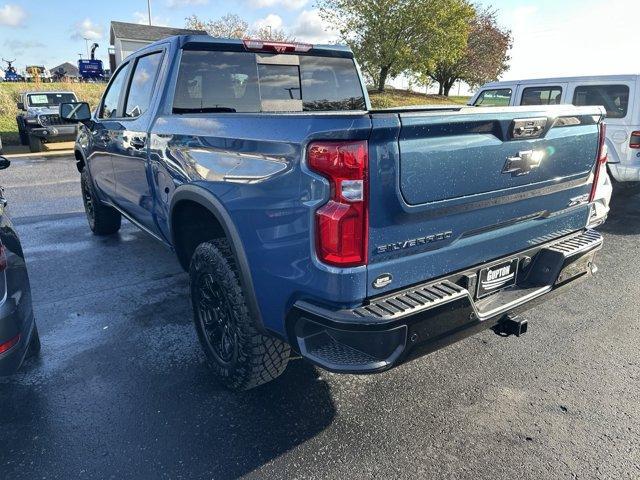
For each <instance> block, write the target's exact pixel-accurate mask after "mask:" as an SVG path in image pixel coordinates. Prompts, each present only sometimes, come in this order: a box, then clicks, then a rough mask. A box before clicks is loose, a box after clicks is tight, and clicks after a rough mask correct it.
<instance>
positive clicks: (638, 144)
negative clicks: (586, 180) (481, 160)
mask: <svg viewBox="0 0 640 480" xmlns="http://www.w3.org/2000/svg"><path fill="white" fill-rule="evenodd" d="M561 103H569V104H570V103H572V104H574V105H603V106H604V107H605V108H606V110H607V120H606V123H607V146H608V149H609V172H610V174H611V176H612V177H613V179H614V180H616V181H617V182H638V183H637V184H636V185H634V187H637V186H638V185H640V75H607V76H597V77H565V78H541V79H537V80H521V81H511V82H509V81H505V82H492V83H487V84H485V85H483V86H482V87H481V88H480V90H478V92H477V93H476V94H475V95H474V96H473V98H472V99H471V100H470V102H469V105H477V106H484V107H486V106H507V105H510V106H514V105H552V104H561ZM625 186H628V187H630V186H632V185H631V183H626V184H625Z"/></svg>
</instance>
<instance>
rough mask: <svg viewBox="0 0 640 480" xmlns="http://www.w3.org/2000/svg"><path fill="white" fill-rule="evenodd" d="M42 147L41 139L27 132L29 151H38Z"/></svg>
mask: <svg viewBox="0 0 640 480" xmlns="http://www.w3.org/2000/svg"><path fill="white" fill-rule="evenodd" d="M43 149H44V147H43V143H42V139H41V138H40V137H36V136H35V135H32V134H29V150H30V151H31V153H38V152H41V151H42V150H43Z"/></svg>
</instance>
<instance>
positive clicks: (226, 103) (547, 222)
mask: <svg viewBox="0 0 640 480" xmlns="http://www.w3.org/2000/svg"><path fill="white" fill-rule="evenodd" d="M60 111H61V115H62V117H63V118H64V119H65V120H68V121H79V122H82V125H81V126H80V128H79V134H78V139H77V141H76V146H75V155H76V159H77V165H78V170H79V171H80V172H81V185H82V198H83V200H84V205H85V211H86V215H87V219H88V223H89V226H90V228H91V230H93V232H94V233H95V234H96V235H108V234H114V233H116V232H117V231H118V229H119V228H120V223H121V219H122V217H124V218H126V219H129V220H130V221H131V222H132V223H134V224H135V225H137V226H138V227H140V228H141V229H142V230H144V231H146V232H147V233H148V234H149V235H151V236H152V237H153V238H155V239H156V240H158V241H160V242H162V243H164V244H165V245H167V246H168V247H169V248H171V249H173V250H174V251H175V252H176V254H177V257H178V260H179V261H180V263H181V265H182V266H183V268H184V269H185V270H187V271H188V272H189V275H190V279H191V301H192V305H193V311H194V321H195V327H196V330H197V332H198V336H199V339H200V342H201V344H202V346H203V348H204V351H205V353H206V355H207V358H208V359H209V362H210V364H211V366H212V368H213V370H214V372H215V373H216V375H217V376H218V378H219V379H220V380H221V381H222V382H223V383H224V384H226V385H227V386H228V387H230V388H234V389H247V388H251V387H255V386H257V385H260V384H262V383H265V382H267V381H270V380H273V379H274V378H276V377H277V376H278V375H280V374H281V373H282V372H283V371H284V369H285V367H286V365H287V361H288V359H289V356H290V353H291V351H292V350H293V351H295V352H296V353H297V354H298V355H301V356H302V357H303V358H305V359H307V360H308V361H310V362H313V363H314V364H316V365H318V366H320V367H322V368H325V369H328V370H331V371H334V372H342V373H374V372H380V371H384V370H387V369H390V368H393V367H396V366H398V365H401V364H402V363H403V362H406V361H408V360H411V359H414V358H416V357H419V356H421V355H424V354H426V353H429V352H432V351H434V350H436V349H438V348H441V347H443V346H445V345H448V344H450V343H452V342H455V341H457V340H460V339H462V338H464V337H466V336H469V335H471V334H473V333H476V332H478V331H480V330H483V329H487V328H491V327H493V328H495V329H496V330H497V331H498V332H499V333H501V334H508V333H513V334H516V335H521V334H523V333H524V332H525V331H526V329H527V323H526V320H524V319H522V318H521V317H519V316H518V314H519V313H521V312H522V311H524V310H526V309H528V308H531V307H532V306H533V305H534V304H536V303H538V302H539V301H541V300H543V299H545V298H548V297H549V296H550V295H551V294H558V293H560V292H562V291H563V290H566V289H572V288H574V287H575V284H576V282H577V281H579V280H583V279H587V278H589V277H590V276H591V275H592V274H593V273H595V271H596V267H595V264H594V259H595V254H596V251H597V250H599V249H600V248H601V246H602V237H601V235H600V234H599V233H598V232H596V231H595V230H593V228H594V227H595V226H598V225H600V224H601V223H602V222H603V221H604V220H605V218H606V216H607V213H608V211H609V200H610V197H611V183H610V181H609V178H608V176H607V172H606V148H605V146H604V140H605V127H604V124H603V123H602V120H603V117H604V114H605V112H604V109H603V108H601V107H591V106H588V107H576V106H572V105H558V106H555V105H554V106H547V105H544V106H541V105H536V106H532V107H507V108H500V109H492V108H473V107H459V106H458V107H442V106H438V107H418V108H396V109H387V110H372V109H371V107H370V103H369V98H368V96H367V91H366V89H365V88H364V84H363V82H362V79H361V77H360V75H359V72H358V68H357V65H356V63H355V61H354V58H353V54H352V52H351V51H350V50H349V49H348V48H346V47H342V46H338V45H325V46H312V45H307V44H297V43H276V42H262V41H253V40H245V41H240V40H221V39H214V38H212V37H209V36H178V37H172V38H169V39H166V40H162V41H159V42H157V43H154V44H152V45H150V46H147V47H145V48H144V49H142V50H140V51H138V52H136V53H134V54H132V55H131V56H130V57H128V59H127V60H125V61H124V62H123V64H122V65H121V66H120V67H119V68H118V70H117V71H116V72H115V73H114V75H113V77H112V79H111V82H110V84H109V86H108V88H107V90H106V92H105V94H104V96H103V98H102V101H101V103H100V106H99V108H98V109H97V110H96V112H94V113H92V112H91V111H90V109H89V105H88V104H86V103H69V104H63V105H62V106H61V107H60ZM123 246H124V244H123ZM554 328H558V329H561V328H563V327H562V325H561V324H554ZM473 364H474V360H473V359H469V366H470V367H469V368H473Z"/></svg>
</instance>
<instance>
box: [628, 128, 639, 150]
mask: <svg viewBox="0 0 640 480" xmlns="http://www.w3.org/2000/svg"><path fill="white" fill-rule="evenodd" d="M629 147H630V148H633V149H634V150H638V149H640V132H637V131H636V132H631V140H630V141H629Z"/></svg>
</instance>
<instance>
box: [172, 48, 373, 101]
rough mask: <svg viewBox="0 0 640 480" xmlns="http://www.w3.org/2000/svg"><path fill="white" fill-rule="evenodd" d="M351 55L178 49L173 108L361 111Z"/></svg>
mask: <svg viewBox="0 0 640 480" xmlns="http://www.w3.org/2000/svg"><path fill="white" fill-rule="evenodd" d="M364 108H365V101H364V94H363V91H362V87H361V85H360V80H359V77H358V73H357V70H356V66H355V63H354V61H353V59H351V58H333V57H320V56H302V55H301V56H298V55H271V54H256V53H253V52H219V51H193V50H186V51H184V52H183V53H182V61H181V64H180V71H179V74H178V81H177V85H176V90H175V97H174V104H173V111H174V113H198V112H252V113H257V112H299V111H340V110H362V109H364Z"/></svg>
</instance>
